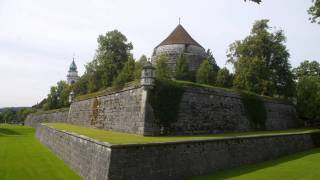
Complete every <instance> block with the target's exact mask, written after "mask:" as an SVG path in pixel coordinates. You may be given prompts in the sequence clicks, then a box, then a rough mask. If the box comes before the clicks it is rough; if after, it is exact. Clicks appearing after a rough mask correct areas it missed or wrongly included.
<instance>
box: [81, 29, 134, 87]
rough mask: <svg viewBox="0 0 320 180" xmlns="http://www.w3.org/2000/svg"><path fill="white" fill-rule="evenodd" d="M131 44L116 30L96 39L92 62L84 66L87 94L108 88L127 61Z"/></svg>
mask: <svg viewBox="0 0 320 180" xmlns="http://www.w3.org/2000/svg"><path fill="white" fill-rule="evenodd" d="M132 48H133V47H132V44H131V43H129V42H127V38H126V37H125V36H124V35H123V34H122V33H121V32H119V31H118V30H113V31H110V32H107V33H106V34H105V35H100V36H99V37H98V49H97V50H96V54H95V58H94V60H93V61H92V62H90V63H88V64H87V65H86V72H85V73H86V74H87V76H88V90H89V92H94V91H97V90H99V89H101V88H105V87H108V86H110V85H111V84H112V82H113V80H114V79H115V78H116V77H117V76H118V74H119V72H120V71H121V70H122V68H123V66H124V64H125V63H126V62H127V61H128V58H129V56H130V55H131V54H130V50H132Z"/></svg>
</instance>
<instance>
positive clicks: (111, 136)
mask: <svg viewBox="0 0 320 180" xmlns="http://www.w3.org/2000/svg"><path fill="white" fill-rule="evenodd" d="M46 125H48V126H49V127H52V128H55V129H60V130H64V131H67V132H73V133H76V134H79V135H84V136H87V137H89V138H92V139H96V140H99V141H102V142H108V143H110V144H136V143H161V142H175V141H188V140H206V139H225V138H241V137H256V136H274V135H285V134H302V133H316V132H318V133H319V132H320V129H310V128H305V129H290V130H280V131H254V132H242V133H226V134H213V135H199V136H158V137H146V136H139V135H134V134H127V133H120V132H113V131H105V130H101V129H95V128H87V127H80V126H75V125H71V124H64V123H46Z"/></svg>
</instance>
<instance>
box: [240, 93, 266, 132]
mask: <svg viewBox="0 0 320 180" xmlns="http://www.w3.org/2000/svg"><path fill="white" fill-rule="evenodd" d="M240 95H241V101H242V103H243V105H244V109H245V113H246V115H247V117H248V119H249V121H250V123H251V126H252V128H253V129H255V130H265V128H266V125H265V122H266V119H267V112H266V108H265V105H264V101H263V99H262V97H260V96H258V95H256V94H253V93H250V92H240Z"/></svg>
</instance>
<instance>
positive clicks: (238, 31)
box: [0, 0, 320, 107]
mask: <svg viewBox="0 0 320 180" xmlns="http://www.w3.org/2000/svg"><path fill="white" fill-rule="evenodd" d="M310 5H311V0H303V1H302V0H281V1H279V0H278V1H277V0H264V1H263V3H262V4H260V5H257V4H255V3H251V2H247V3H245V2H244V1H243V0H198V1H186V0H134V1H132V0H68V1H65V0H64V1H63V0H55V1H46V0H28V1H23V0H0V82H1V87H0V107H7V106H31V105H33V104H36V103H37V102H40V101H41V100H42V99H43V98H45V97H46V94H47V93H48V91H49V89H50V86H52V85H54V84H55V83H56V82H57V81H59V80H64V79H66V77H65V76H66V73H67V70H68V66H69V64H70V63H71V61H72V57H73V54H74V53H75V59H76V63H77V65H78V68H79V72H80V74H82V73H83V72H84V65H85V64H86V63H87V62H89V61H91V60H92V58H93V56H94V53H95V49H96V48H97V42H96V39H97V37H98V35H99V34H104V33H105V32H107V31H110V30H113V29H118V30H119V31H121V32H122V33H123V34H125V35H126V36H127V38H128V40H129V41H131V42H132V43H133V45H134V50H133V54H134V56H135V57H140V56H141V55H142V54H146V55H147V56H150V55H151V53H152V50H153V48H154V47H155V46H156V45H158V44H159V43H160V42H161V41H162V40H163V39H164V38H165V37H166V36H167V35H169V33H170V32H171V31H172V30H173V29H174V28H175V27H176V25H177V24H178V18H179V17H181V22H182V25H183V26H184V27H185V28H186V29H187V31H188V32H189V33H190V34H191V35H192V37H193V38H194V39H195V40H196V41H198V42H199V43H200V44H201V45H202V46H203V47H205V48H210V49H212V51H213V53H214V56H215V58H216V60H217V63H218V65H219V66H224V65H225V62H226V50H227V48H228V46H229V45H230V44H231V43H232V42H234V41H235V40H240V39H243V38H244V37H245V36H247V35H248V34H249V32H250V28H251V26H252V24H253V23H254V21H255V20H259V19H270V25H271V26H272V27H276V28H274V29H282V30H284V32H285V34H286V36H287V43H286V45H287V47H288V49H289V52H290V54H291V58H290V63H291V64H292V66H293V67H296V66H298V65H299V63H300V62H301V61H303V60H305V59H310V60H318V61H319V60H320V50H319V45H318V44H319V42H320V25H317V24H311V23H310V22H309V21H308V14H307V9H308V8H309V7H310Z"/></svg>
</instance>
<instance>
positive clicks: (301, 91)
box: [297, 76, 320, 123]
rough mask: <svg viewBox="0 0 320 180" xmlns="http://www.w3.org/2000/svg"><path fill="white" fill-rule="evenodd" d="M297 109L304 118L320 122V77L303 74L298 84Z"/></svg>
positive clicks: (312, 121)
mask: <svg viewBox="0 0 320 180" xmlns="http://www.w3.org/2000/svg"><path fill="white" fill-rule="evenodd" d="M297 109H298V112H299V115H300V116H301V117H302V118H303V119H307V120H308V121H310V122H311V123H315V122H318V123H320V111H319V109H320V77H319V76H303V77H301V78H300V79H299V82H298V85H297Z"/></svg>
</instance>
